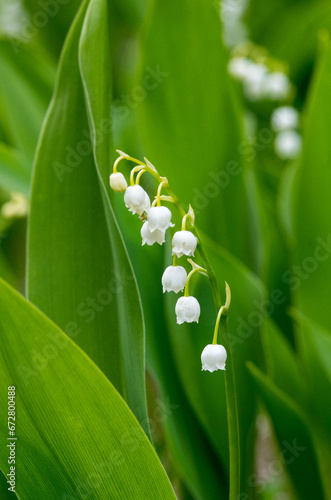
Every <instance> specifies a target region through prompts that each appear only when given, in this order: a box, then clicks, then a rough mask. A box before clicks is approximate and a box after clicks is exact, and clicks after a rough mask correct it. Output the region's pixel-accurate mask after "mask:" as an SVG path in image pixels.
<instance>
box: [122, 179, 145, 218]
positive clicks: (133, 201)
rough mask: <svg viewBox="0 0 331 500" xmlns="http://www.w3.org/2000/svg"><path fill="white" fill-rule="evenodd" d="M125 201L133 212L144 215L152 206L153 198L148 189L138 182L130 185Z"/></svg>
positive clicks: (125, 194)
mask: <svg viewBox="0 0 331 500" xmlns="http://www.w3.org/2000/svg"><path fill="white" fill-rule="evenodd" d="M124 203H125V206H126V207H128V209H129V210H130V212H132V213H133V214H139V215H142V214H143V212H148V210H149V209H150V207H151V200H150V199H149V196H148V194H147V193H146V191H145V190H144V189H143V188H142V187H141V186H139V185H138V184H136V185H134V186H129V187H128V188H127V189H126V191H125V193H124Z"/></svg>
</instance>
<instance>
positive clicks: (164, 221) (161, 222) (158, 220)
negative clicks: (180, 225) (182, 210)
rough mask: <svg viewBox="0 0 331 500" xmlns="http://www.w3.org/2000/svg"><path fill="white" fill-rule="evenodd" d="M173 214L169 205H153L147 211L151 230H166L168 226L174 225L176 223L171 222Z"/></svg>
mask: <svg viewBox="0 0 331 500" xmlns="http://www.w3.org/2000/svg"><path fill="white" fill-rule="evenodd" d="M171 215H172V214H171V211H170V210H169V208H167V207H152V208H151V209H150V210H148V213H147V220H148V222H149V228H150V230H151V231H155V230H156V229H159V230H160V231H166V229H168V227H170V226H171V227H173V226H174V225H175V224H172V223H171Z"/></svg>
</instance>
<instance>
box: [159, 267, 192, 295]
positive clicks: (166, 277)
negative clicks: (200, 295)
mask: <svg viewBox="0 0 331 500" xmlns="http://www.w3.org/2000/svg"><path fill="white" fill-rule="evenodd" d="M186 280H187V272H186V270H185V269H184V267H182V266H169V267H167V268H166V269H165V271H164V273H163V276H162V286H163V293H164V292H175V293H178V292H179V291H182V290H184V287H185V283H186Z"/></svg>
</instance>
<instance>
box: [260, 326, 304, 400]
mask: <svg viewBox="0 0 331 500" xmlns="http://www.w3.org/2000/svg"><path fill="white" fill-rule="evenodd" d="M262 332H263V337H262V339H263V346H264V352H265V357H266V362H267V368H268V375H269V377H270V378H271V380H272V381H273V383H274V384H275V385H276V386H277V387H279V389H281V390H282V391H283V392H285V393H286V394H288V395H289V396H290V397H291V398H293V399H294V400H295V401H297V403H299V402H300V404H302V403H303V400H304V391H303V387H302V367H301V363H300V361H299V359H298V356H297V355H296V353H295V352H294V350H293V349H292V347H291V346H290V344H289V342H288V341H287V339H286V338H285V337H284V336H283V335H282V334H281V332H280V331H279V330H278V328H277V326H276V325H275V323H274V322H273V321H272V320H271V319H270V318H266V319H265V321H264V325H263V328H262Z"/></svg>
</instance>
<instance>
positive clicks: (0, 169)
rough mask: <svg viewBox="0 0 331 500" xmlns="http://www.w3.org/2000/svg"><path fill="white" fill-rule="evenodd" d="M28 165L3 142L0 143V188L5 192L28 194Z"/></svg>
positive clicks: (15, 151)
mask: <svg viewBox="0 0 331 500" xmlns="http://www.w3.org/2000/svg"><path fill="white" fill-rule="evenodd" d="M29 185H30V165H29V162H27V161H26V159H25V158H24V156H23V155H22V154H21V153H20V152H19V151H17V150H15V149H14V148H11V147H10V146H8V145H7V144H4V143H3V142H1V143H0V186H1V188H2V189H6V190H7V191H19V192H20V193H23V194H25V195H26V196H27V195H28V194H29Z"/></svg>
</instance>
